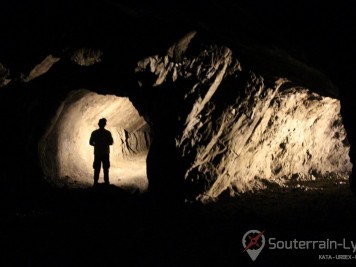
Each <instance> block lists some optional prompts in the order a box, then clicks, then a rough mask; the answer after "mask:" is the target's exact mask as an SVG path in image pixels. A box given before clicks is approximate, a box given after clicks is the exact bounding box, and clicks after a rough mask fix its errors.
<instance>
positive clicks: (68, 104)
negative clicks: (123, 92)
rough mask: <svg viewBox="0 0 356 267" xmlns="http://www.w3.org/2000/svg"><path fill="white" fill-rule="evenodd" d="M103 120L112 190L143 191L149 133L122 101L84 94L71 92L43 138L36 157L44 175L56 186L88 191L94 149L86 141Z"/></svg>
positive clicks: (139, 119) (129, 103)
mask: <svg viewBox="0 0 356 267" xmlns="http://www.w3.org/2000/svg"><path fill="white" fill-rule="evenodd" d="M102 117H105V118H106V119H107V121H108V123H107V126H106V128H107V129H108V130H110V131H111V133H112V135H113V139H114V145H113V146H112V147H111V153H110V160H111V168H110V182H111V184H114V185H117V186H120V187H122V188H126V189H129V190H136V189H139V190H140V191H141V192H143V191H145V190H147V187H148V180H147V175H146V156H147V153H148V149H149V146H150V142H151V134H150V127H149V126H148V124H147V123H146V121H145V120H144V119H143V118H142V117H141V116H140V115H139V113H138V111H137V110H136V109H135V107H134V106H133V104H132V103H131V101H130V100H129V99H128V98H127V97H118V96H114V95H100V94H97V93H94V92H91V91H88V90H77V91H72V92H70V93H69V94H68V96H67V98H66V99H65V100H64V101H63V103H62V104H61V105H60V107H59V108H58V110H57V114H56V116H55V118H53V120H52V121H51V122H50V124H49V126H48V129H47V131H46V133H45V134H44V135H43V137H42V139H41V141H40V144H39V155H40V160H41V165H42V169H43V172H44V174H45V175H46V177H48V179H50V181H51V182H53V183H54V184H57V185H64V184H66V185H68V186H69V187H82V186H88V185H91V184H92V183H93V169H92V162H93V148H92V147H91V146H90V145H89V138H90V134H91V132H92V131H93V130H95V129H96V128H98V126H97V123H98V120H99V119H100V118H102ZM100 179H101V181H102V173H101V177H100Z"/></svg>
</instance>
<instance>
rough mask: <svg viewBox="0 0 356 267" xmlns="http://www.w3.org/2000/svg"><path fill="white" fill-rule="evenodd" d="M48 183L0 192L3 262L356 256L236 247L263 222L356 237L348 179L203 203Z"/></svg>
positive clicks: (228, 261) (170, 262) (232, 262)
mask: <svg viewBox="0 0 356 267" xmlns="http://www.w3.org/2000/svg"><path fill="white" fill-rule="evenodd" d="M44 192H46V193H45V194H36V195H35V194H31V193H24V194H23V195H21V197H20V196H19V197H15V196H12V197H7V198H6V199H3V200H2V201H1V206H2V210H3V213H2V215H1V227H0V229H1V230H0V235H1V240H0V242H1V247H2V248H3V249H2V252H1V254H2V256H1V266H239V264H240V263H242V264H244V265H245V266H249V265H251V266H252V265H253V266H259V265H261V266H266V264H267V265H270V266H272V264H273V266H294V265H296V266H300V264H304V263H308V264H314V266H325V265H327V266H329V265H330V266H353V264H354V261H351V260H336V259H334V260H319V259H318V257H319V255H321V254H332V255H334V254H335V255H336V254H347V255H354V254H353V253H352V252H351V251H348V250H344V249H340V250H338V251H335V250H279V251H277V250H270V249H267V248H265V249H264V250H263V251H262V252H261V254H260V256H259V257H258V258H257V260H256V261H255V262H252V260H251V259H250V258H249V257H248V255H247V254H246V253H243V252H242V251H243V247H242V241H241V240H242V236H243V235H244V233H245V232H246V231H248V230H251V229H257V230H260V231H262V230H265V237H266V239H268V238H270V237H275V238H277V239H278V240H293V239H298V240H326V239H330V240H337V241H340V242H342V240H343V239H344V238H345V239H346V240H347V242H349V241H350V240H356V229H355V223H354V222H355V219H356V206H355V200H356V199H355V197H354V196H352V195H351V193H350V192H349V187H348V183H347V182H346V181H345V180H339V179H336V178H332V177H330V178H329V179H326V180H325V179H324V180H323V181H321V180H320V181H319V180H318V179H316V180H315V181H308V182H305V183H303V182H301V181H298V182H295V184H294V185H293V186H290V187H288V188H287V187H285V188H283V189H280V188H279V189H277V188H275V189H271V187H270V189H269V190H268V191H267V190H266V191H259V192H255V193H252V192H250V193H245V194H242V195H240V196H237V197H235V198H230V197H226V198H225V197H224V196H222V197H221V199H220V201H218V202H215V203H209V204H205V205H202V204H197V203H185V204H173V203H162V202H161V201H159V200H157V199H156V200H155V199H152V198H151V197H149V196H148V195H141V196H132V195H127V194H126V193H125V192H123V191H121V190H120V189H118V188H117V187H114V186H112V187H108V188H107V187H103V186H100V187H99V188H98V189H96V190H93V189H91V188H89V189H77V190H68V189H61V190H57V191H54V190H51V191H48V190H47V191H44ZM2 196H4V194H2ZM266 246H267V245H266ZM309 266H310V265H309Z"/></svg>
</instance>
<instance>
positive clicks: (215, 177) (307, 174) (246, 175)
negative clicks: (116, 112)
mask: <svg viewBox="0 0 356 267" xmlns="http://www.w3.org/2000/svg"><path fill="white" fill-rule="evenodd" d="M195 34H196V33H195V32H192V33H189V34H187V35H186V36H185V37H184V38H182V39H181V40H180V41H179V42H177V43H176V44H174V45H173V46H172V47H171V48H169V49H168V51H167V54H166V55H155V56H151V57H148V58H146V59H143V60H142V61H140V62H138V66H137V68H136V73H137V74H138V76H139V83H140V85H141V86H142V90H159V88H161V90H162V89H164V90H177V91H178V92H177V91H175V92H174V95H175V99H176V101H177V102H178V104H177V106H176V107H175V108H176V111H175V114H178V121H177V124H176V132H175V136H174V138H175V150H176V153H177V154H178V157H177V166H179V168H180V171H179V172H178V174H177V175H178V176H179V175H181V177H177V179H178V180H179V179H182V180H183V179H184V181H185V187H184V190H185V191H186V193H187V192H189V193H188V194H190V197H193V198H198V199H202V200H203V201H204V200H208V199H211V198H215V197H218V196H219V195H220V194H221V193H222V192H224V191H225V190H228V192H229V193H230V195H234V194H235V193H238V192H244V191H247V190H255V189H260V188H265V187H266V184H278V185H280V186H284V185H286V184H287V183H288V181H289V180H290V179H292V178H295V177H299V179H315V177H314V175H317V176H318V177H322V176H325V175H328V174H331V173H333V174H336V175H339V176H342V177H345V178H346V177H347V174H348V173H349V172H350V171H351V167H352V166H351V163H350V160H349V157H348V150H349V146H348V145H347V139H346V132H345V130H344V128H343V124H342V119H341V116H340V103H339V101H338V100H337V99H335V98H332V97H330V96H332V94H330V87H329V85H328V86H326V84H328V82H327V81H326V82H325V83H324V84H323V83H320V85H319V87H318V86H316V88H315V87H314V88H312V89H311V88H308V87H306V86H305V84H308V81H306V82H305V83H303V82H300V80H296V79H294V77H295V75H292V74H288V73H286V75H284V76H278V75H273V74H275V73H278V71H277V69H278V66H275V65H276V63H275V62H273V61H271V62H268V64H266V65H267V67H268V68H269V72H266V71H265V72H263V71H261V72H260V73H264V74H265V76H262V75H261V74H260V73H258V72H254V71H252V70H251V69H249V68H248V67H245V65H244V64H243V63H241V62H240V60H239V57H238V56H237V53H236V52H235V51H233V50H232V49H230V48H228V47H225V46H219V45H207V44H202V43H199V41H195V39H194V38H195ZM237 52H238V51H237ZM261 60H262V61H263V59H261ZM293 67H294V66H293V65H291V66H290V68H291V69H293ZM274 68H275V69H276V71H275V73H274V71H273V69H274ZM298 68H299V69H302V70H303V74H309V75H311V76H310V77H308V78H306V79H310V80H313V78H314V77H315V78H316V76H317V75H316V74H317V72H315V71H313V72H312V71H309V69H308V68H307V67H304V68H303V65H302V64H299V65H298ZM266 73H271V74H272V75H266ZM294 74H295V73H294ZM304 76H306V75H304ZM319 78H320V75H318V79H319ZM304 80H305V79H304ZM323 86H325V87H324V88H323ZM172 88H173V89H172ZM316 92H318V93H316ZM172 94H173V93H172ZM177 96H178V97H177ZM166 179H169V177H166ZM173 190H174V189H173Z"/></svg>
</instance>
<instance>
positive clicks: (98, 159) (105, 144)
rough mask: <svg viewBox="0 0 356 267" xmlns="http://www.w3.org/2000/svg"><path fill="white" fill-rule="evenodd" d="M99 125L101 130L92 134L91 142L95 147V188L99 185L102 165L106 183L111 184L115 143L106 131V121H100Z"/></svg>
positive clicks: (103, 119)
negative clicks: (110, 177) (110, 171)
mask: <svg viewBox="0 0 356 267" xmlns="http://www.w3.org/2000/svg"><path fill="white" fill-rule="evenodd" d="M98 125H99V129H97V130H95V131H93V132H92V133H91V136H90V140H89V144H90V145H91V146H94V163H93V168H94V186H96V185H97V184H98V180H99V174H100V168H101V164H103V169H104V182H105V184H107V185H108V184H109V168H110V158H109V156H110V146H111V145H112V144H113V143H114V140H113V138H112V135H111V133H110V131H108V130H106V129H105V125H106V119H105V118H102V119H100V120H99V123H98Z"/></svg>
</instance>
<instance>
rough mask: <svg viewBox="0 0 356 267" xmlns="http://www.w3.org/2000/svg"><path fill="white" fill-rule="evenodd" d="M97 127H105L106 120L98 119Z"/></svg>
mask: <svg viewBox="0 0 356 267" xmlns="http://www.w3.org/2000/svg"><path fill="white" fill-rule="evenodd" d="M98 125H99V127H100V128H104V127H105V125H106V119H105V118H102V119H100V120H99V122H98Z"/></svg>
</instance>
